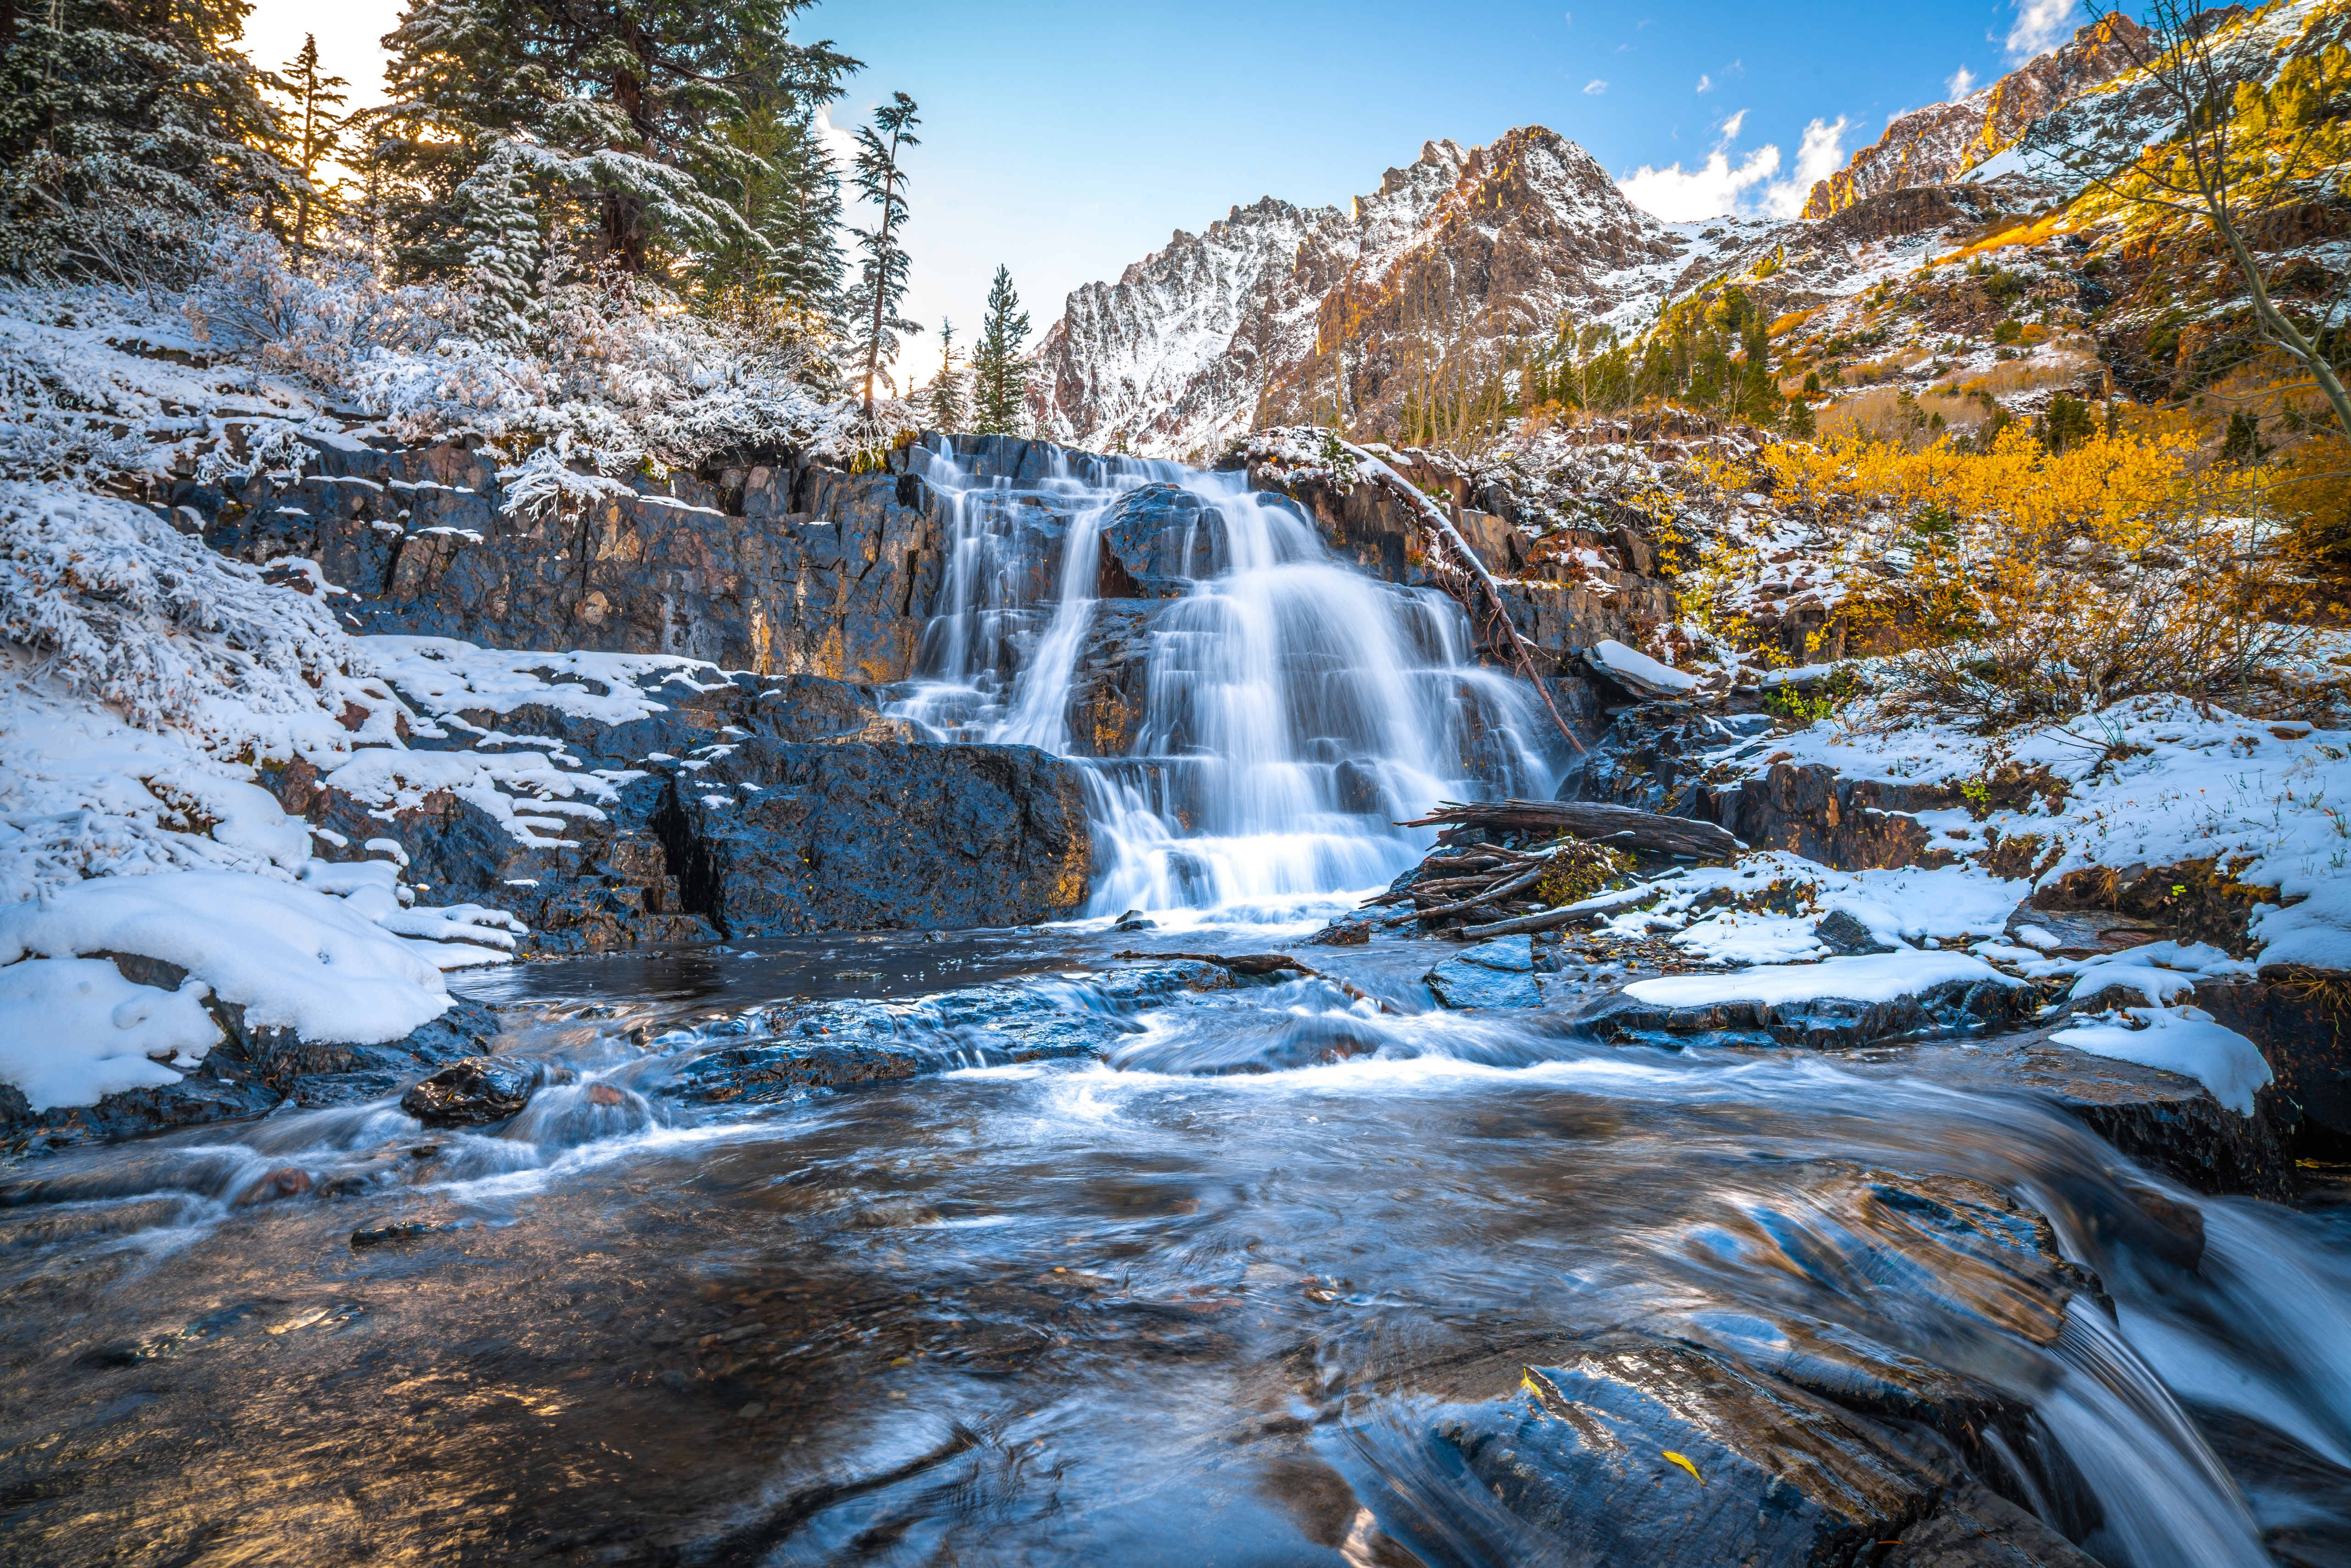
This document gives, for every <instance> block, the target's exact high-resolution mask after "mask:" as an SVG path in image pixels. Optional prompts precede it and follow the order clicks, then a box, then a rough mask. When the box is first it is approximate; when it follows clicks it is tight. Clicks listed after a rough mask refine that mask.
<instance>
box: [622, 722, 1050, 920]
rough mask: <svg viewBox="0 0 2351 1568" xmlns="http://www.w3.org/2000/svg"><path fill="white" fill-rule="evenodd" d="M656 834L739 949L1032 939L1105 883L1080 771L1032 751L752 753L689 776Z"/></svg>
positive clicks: (687, 893) (697, 899) (776, 748)
mask: <svg viewBox="0 0 2351 1568" xmlns="http://www.w3.org/2000/svg"><path fill="white" fill-rule="evenodd" d="M650 825H651V826H652V827H653V831H655V832H656V833H657V834H659V835H660V837H661V839H662V842H663V845H664V851H665V852H666V854H667V856H668V860H669V863H670V864H671V865H672V866H673V867H675V868H677V872H676V874H677V875H678V879H679V883H680V888H681V897H682V899H683V901H684V903H685V904H686V906H687V907H689V908H691V909H694V910H695V911H696V912H698V913H700V914H702V915H705V916H706V917H707V918H709V919H710V920H711V921H712V923H713V924H714V925H717V926H718V927H719V929H720V930H722V931H724V932H726V934H727V935H729V936H753V935H760V934H773V933H783V932H796V931H814V930H825V929H841V928H847V929H909V928H911V929H923V928H939V927H957V926H980V925H1029V924H1032V923H1034V922H1036V921H1039V920H1044V919H1050V918H1053V917H1056V916H1060V915H1068V914H1071V913H1072V912H1074V911H1075V910H1077V909H1079V908H1081V906H1082V905H1083V904H1084V903H1085V899H1086V895H1087V892H1088V882H1089V878H1090V877H1091V875H1092V839H1091V835H1090V834H1089V832H1088V831H1087V823H1086V812H1085V798H1084V794H1083V785H1082V783H1081V780H1080V778H1079V774H1078V769H1077V768H1074V767H1072V766H1071V764H1069V763H1067V762H1064V761H1062V760H1061V759H1060V758H1055V757H1052V756H1050V755H1048V754H1047V753H1045V752H1042V751H1040V750H1037V749H1036V748H1035V747H1019V746H792V745H787V744H779V743H777V742H771V741H765V740H751V741H746V742H744V743H743V744H742V745H741V746H739V747H737V748H736V749H735V750H734V751H732V752H730V753H728V754H726V755H725V756H723V757H719V758H715V759H713V760H712V761H711V762H710V764H709V765H708V766H707V767H706V768H695V769H692V770H688V769H684V768H680V769H679V770H677V771H676V773H675V774H674V777H673V778H672V779H670V780H669V781H668V783H667V784H666V786H665V789H664V795H663V797H662V800H661V803H660V805H659V807H658V808H657V809H656V810H655V811H654V812H653V815H652V817H651V819H650Z"/></svg>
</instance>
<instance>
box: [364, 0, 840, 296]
mask: <svg viewBox="0 0 2351 1568" xmlns="http://www.w3.org/2000/svg"><path fill="white" fill-rule="evenodd" d="M809 3H810V0H601V3H600V4H596V5H547V4H544V3H543V0H415V3H414V4H413V5H412V6H411V7H410V9H409V10H408V11H407V13H406V14H405V15H404V16H402V21H401V25H400V26H399V27H398V28H397V29H395V30H394V31H393V32H392V33H391V34H390V35H388V36H387V37H386V38H385V40H384V45H385V47H386V48H387V49H388V50H389V51H390V52H391V55H392V59H391V63H390V65H389V67H388V68H387V73H386V74H387V78H388V79H389V82H390V85H391V89H392V92H391V99H392V101H391V102H389V103H387V104H385V105H383V106H382V107H381V108H380V109H376V110H370V111H368V113H367V115H366V122H367V132H368V149H367V160H368V165H369V172H370V175H371V181H372V182H373V183H374V184H375V185H376V188H377V189H378V190H379V191H380V193H381V198H382V201H383V204H384V206H385V209H386V210H387V212H388V213H389V214H391V215H392V219H393V232H392V235H391V238H392V243H393V246H394V249H395V254H396V255H397V256H398V258H399V260H400V263H401V266H402V268H403V269H404V270H406V271H408V272H410V273H417V274H434V273H439V274H447V273H453V272H456V271H458V270H460V269H461V268H463V267H465V264H466V258H467V256H468V255H469V254H470V249H471V243H472V242H471V236H470V235H469V232H468V230H467V227H466V222H467V218H468V214H467V212H465V210H463V209H462V207H461V204H459V202H458V200H457V192H458V191H459V189H460V188H461V187H463V186H464V185H465V183H466V182H467V181H468V180H470V179H471V178H472V177H473V174H474V172H475V170H476V169H477V168H478V167H479V166H480V165H481V164H482V163H483V162H485V161H486V160H487V159H488V158H490V157H492V156H494V155H496V154H497V153H498V152H500V150H501V149H502V148H507V149H514V150H515V151H514V152H510V153H509V156H512V157H515V158H516V159H517V161H518V162H521V161H527V162H528V165H529V168H528V173H529V177H530V180H531V183H532V184H533V186H534V187H535V188H537V189H538V191H539V192H540V193H541V199H542V202H556V201H559V202H561V203H562V204H565V205H566V206H567V207H569V209H570V211H569V213H568V214H563V216H565V217H567V218H569V219H573V220H576V221H569V222H565V223H562V224H560V225H558V224H557V223H556V222H555V219H556V217H557V215H558V214H552V213H543V214H542V219H543V223H544V224H545V225H546V226H547V227H548V228H549V232H552V231H553V230H554V229H555V228H557V227H560V228H561V229H562V230H563V231H564V232H567V233H577V234H579V235H582V236H584V243H583V249H584V251H585V252H586V254H584V255H582V256H580V258H579V259H580V260H581V261H583V262H587V263H590V264H592V265H609V266H611V267H618V268H620V269H621V270H622V271H623V272H626V273H630V274H632V275H638V276H643V275H647V274H654V273H665V272H669V271H672V270H673V269H678V268H683V269H685V270H688V271H690V270H691V269H692V267H693V265H694V264H695V258H697V257H700V256H710V255H713V254H716V253H718V252H721V251H723V250H724V249H725V248H726V246H728V245H729V244H730V243H731V242H735V241H740V240H743V239H745V238H746V237H747V236H748V235H750V233H751V230H750V225H748V224H747V221H746V220H745V218H744V216H743V214H742V212H741V211H740V210H739V208H738V206H737V202H736V200H735V197H736V196H737V193H739V192H740V190H741V188H742V185H743V183H745V181H746V180H747V179H749V178H752V177H754V176H756V175H758V174H759V173H760V172H761V171H762V170H763V168H764V167H765V164H764V160H762V159H761V158H760V157H759V155H758V153H756V152H751V151H748V150H747V149H746V148H744V147H742V146H740V145H737V141H735V140H734V139H733V138H732V137H730V135H729V131H731V130H732V129H733V128H734V127H736V126H737V124H738V123H739V122H740V121H741V120H743V119H744V118H745V117H746V116H747V115H748V114H750V113H751V112H753V111H754V110H757V109H758V108H759V107H760V106H761V105H763V104H775V103H778V102H780V101H785V100H789V101H793V102H798V101H799V99H801V98H802V97H804V96H806V95H807V94H809V93H810V92H811V91H815V92H819V93H820V92H821V91H823V90H824V89H825V87H826V86H827V85H828V84H830V83H832V82H834V81H837V79H838V78H840V77H841V75H842V74H844V73H846V72H847V71H850V70H853V69H855V68H856V66H857V62H856V61H854V60H852V59H850V58H849V57H847V56H845V55H841V54H839V53H836V52H835V51H833V50H832V48H831V46H830V45H829V44H818V45H815V46H813V47H800V46H799V45H795V44H792V43H790V42H789V41H788V40H787V38H786V37H785V23H786V22H787V21H788V20H789V18H790V17H791V16H794V15H796V14H797V13H798V12H799V11H800V10H802V9H804V8H805V6H806V5H808V4H809ZM814 101H821V99H820V98H819V99H814Z"/></svg>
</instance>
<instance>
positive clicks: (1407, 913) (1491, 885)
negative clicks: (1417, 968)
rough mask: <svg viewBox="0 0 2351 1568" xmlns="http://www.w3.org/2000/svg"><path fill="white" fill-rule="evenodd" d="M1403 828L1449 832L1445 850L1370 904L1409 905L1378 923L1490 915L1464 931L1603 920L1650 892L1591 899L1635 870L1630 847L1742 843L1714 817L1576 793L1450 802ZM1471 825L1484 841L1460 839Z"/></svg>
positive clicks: (1498, 932)
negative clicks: (1593, 800)
mask: <svg viewBox="0 0 2351 1568" xmlns="http://www.w3.org/2000/svg"><path fill="white" fill-rule="evenodd" d="M1399 826H1403V827H1408V828H1425V827H1442V828H1443V829H1444V830H1445V831H1443V832H1440V833H1439V834H1438V835H1437V846H1438V847H1437V848H1436V849H1434V850H1432V851H1430V852H1429V853H1428V855H1427V858H1426V859H1425V860H1423V861H1422V862H1420V865H1419V867H1418V868H1417V869H1416V871H1415V872H1414V873H1412V876H1411V878H1410V880H1409V881H1406V882H1403V883H1399V885H1397V886H1395V887H1392V888H1390V889H1389V890H1388V891H1387V892H1385V893H1383V894H1380V895H1379V896H1378V897H1376V898H1374V899H1372V900H1370V901H1369V903H1368V904H1366V905H1365V907H1366V908H1378V907H1382V906H1398V905H1409V907H1400V908H1396V911H1395V913H1394V914H1390V915H1380V916H1378V917H1376V918H1375V919H1374V922H1373V924H1374V925H1404V924H1405V923H1406V922H1418V923H1420V924H1423V925H1430V924H1434V923H1437V922H1439V921H1445V920H1450V919H1453V918H1455V917H1458V916H1466V917H1470V918H1473V919H1479V918H1480V917H1482V923H1479V924H1472V925H1468V926H1467V927H1466V928H1465V929H1464V930H1463V931H1462V933H1461V934H1462V935H1463V936H1508V935H1510V934H1511V933H1513V932H1520V931H1547V930H1550V929H1552V928H1554V927H1556V926H1561V925H1573V924H1574V923H1576V922H1578V921H1581V920H1589V919H1596V918H1598V917H1599V916H1600V915H1604V914H1606V913H1607V912H1608V910H1609V908H1611V907H1616V906H1621V905H1622V904H1627V903H1631V902H1635V901H1637V900H1638V899H1639V898H1641V897H1643V896H1645V894H1643V893H1642V892H1641V891H1640V890H1633V891H1632V892H1630V893H1628V894H1626V896H1625V898H1623V899H1618V900H1602V899H1598V898H1594V897H1593V894H1597V893H1598V892H1599V890H1600V889H1601V888H1603V887H1604V886H1605V885H1606V884H1607V883H1610V882H1612V881H1614V880H1616V879H1618V878H1620V877H1623V876H1626V875H1629V874H1630V873H1631V872H1632V870H1633V862H1632V860H1631V858H1630V856H1631V854H1632V853H1635V852H1637V853H1646V854H1652V855H1667V856H1674V857H1678V858H1685V859H1703V860H1726V859H1729V857H1730V856H1732V855H1735V854H1737V853H1738V852H1739V851H1740V849H1741V848H1742V847H1743V846H1742V845H1741V844H1740V841H1738V840H1737V839H1734V838H1732V837H1731V836H1730V835H1729V833H1727V832H1725V831H1723V830H1722V829H1720V828H1719V827H1717V826H1715V825H1714V824H1713V823H1711V822H1700V821H1691V820H1690V819H1688V818H1685V817H1661V816H1658V815H1656V813H1655V812H1651V811H1640V810H1634V809H1633V808H1632V807H1629V806H1604V805H1596V804H1590V803H1586V802H1582V801H1568V800H1502V801H1492V802H1482V803H1476V804H1470V805H1463V804H1460V803H1458V802H1457V801H1452V800H1447V801H1446V802H1445V803H1443V804H1442V805H1440V806H1438V807H1437V810H1434V811H1431V812H1430V813H1429V814H1428V815H1427V816H1426V817H1421V818H1417V819H1416V820H1414V821H1410V822H1405V823H1400V824H1399ZM1473 829H1474V830H1477V832H1476V839H1477V841H1472V842H1464V840H1467V839H1469V838H1470V836H1471V830H1473ZM1509 839H1518V840H1520V841H1528V840H1538V841H1541V840H1548V842H1537V843H1533V844H1531V845H1530V846H1529V847H1526V848H1519V847H1514V846H1513V845H1511V844H1510V843H1508V842H1504V840H1509ZM1577 905H1584V906H1585V907H1576V906H1577Z"/></svg>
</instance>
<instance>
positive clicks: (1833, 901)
mask: <svg viewBox="0 0 2351 1568" xmlns="http://www.w3.org/2000/svg"><path fill="white" fill-rule="evenodd" d="M1774 884H1777V885H1778V886H1779V887H1780V888H1781V889H1782V892H1783V894H1784V893H1785V892H1787V891H1790V890H1792V891H1795V892H1799V893H1801V894H1802V896H1803V899H1804V902H1805V905H1806V907H1805V909H1804V912H1803V913H1802V914H1798V915H1782V914H1775V913H1772V912H1771V911H1769V910H1764V909H1755V908H1741V907H1740V904H1758V903H1761V902H1762V901H1763V900H1764V899H1765V898H1767V897H1768V896H1770V894H1771V889H1772V887H1773V885H1774ZM1657 885H1658V884H1654V883H1653V884H1651V886H1650V891H1651V892H1655V891H1656V887H1657ZM1663 886H1664V888H1665V891H1664V893H1663V894H1662V896H1660V897H1658V899H1657V902H1656V904H1654V905H1652V906H1651V907H1650V908H1648V909H1646V910H1641V911H1635V912H1633V913H1630V914H1625V915H1618V916H1616V917H1615V918H1614V919H1613V920H1611V921H1609V922H1607V923H1606V924H1605V925H1604V926H1603V927H1602V929H1603V930H1604V931H1605V932H1606V933H1607V934H1609V935H1611V936H1622V937H1628V938H1633V939H1636V940H1637V939H1638V938H1640V937H1642V936H1647V935H1649V934H1651V933H1653V932H1657V931H1672V932H1675V933H1676V934H1677V935H1676V936H1674V941H1675V942H1676V943H1677V945H1678V946H1683V947H1687V948H1688V949H1690V950H1691V951H1692V952H1695V953H1698V954H1699V955H1701V956H1704V957H1706V958H1708V959H1709V960H1710V961H1712V962H1715V963H1720V964H1779V963H1787V962H1791V961H1793V960H1796V959H1802V958H1813V957H1819V956H1822V955H1823V954H1825V953H1827V952H1828V948H1827V947H1826V946H1823V944H1822V942H1821V940H1820V938H1819V937H1818V936H1815V935H1814V934H1813V927H1814V926H1815V925H1818V924H1819V923H1820V921H1821V920H1822V918H1823V916H1825V915H1829V914H1831V913H1833V912H1835V911H1838V910H1842V911H1844V913H1846V914H1848V915H1852V916H1853V917H1854V918H1855V919H1856V920H1858V921H1860V922H1861V924H1862V925H1865V926H1866V927H1867V928H1868V930H1869V933H1870V935H1871V936H1875V937H1876V939H1877V940H1878V941H1879V942H1880V943H1882V944H1885V945H1886V946H1895V945H1898V944H1901V943H1904V942H1914V941H1927V940H1933V941H1958V940H1961V939H1963V938H1967V937H1970V936H1997V935H1999V934H2000V933H2001V931H2002V930H2004V929H2005V928H2006V925H2007V923H2008V917H2009V915H2010V913H2011V911H2012V910H2013V909H2014V908H2015V906H2016V902H2017V899H2018V897H2019V895H2020V893H2021V891H2022V888H2021V884H2019V883H2003V882H2001V881H1999V880H1997V879H1995V878H1993V877H1991V876H1989V875H1987V874H1985V873H1983V872H1982V871H1980V870H1979V869H1978V868H1977V867H1975V866H1972V865H1967V864H1960V865H1950V866H1939V867H1928V866H1901V867H1896V868H1894V869H1892V870H1872V871H1860V872H1843V871H1836V870H1834V869H1832V868H1830V867H1828V866H1824V865H1822V864H1820V863H1818V862H1814V861H1808V860H1805V859H1803V858H1802V856H1800V855H1793V854H1790V853H1787V852H1784V851H1779V850H1771V851H1765V852H1760V853H1755V854H1749V855H1742V856H1740V859H1739V860H1738V861H1737V862H1734V863H1732V864H1730V865H1728V866H1707V867H1698V868H1695V869H1692V870H1689V871H1687V872H1685V873H1682V874H1680V875H1678V876H1677V877H1675V878H1674V879H1673V880H1672V881H1671V882H1669V883H1664V884H1663ZM1716 894H1728V895H1729V897H1730V899H1731V900H1732V901H1733V902H1732V903H1731V904H1730V906H1729V907H1726V908H1718V909H1712V910H1706V911H1700V910H1699V909H1698V907H1697V906H1698V904H1699V903H1700V902H1701V901H1703V900H1706V899H1708V898H1709V897H1711V896H1713V895H1716ZM1604 896H1607V897H1615V896H1617V895H1614V894H1611V895H1604ZM1593 902H1594V903H1595V904H1596V903H1597V901H1593Z"/></svg>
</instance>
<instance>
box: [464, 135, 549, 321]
mask: <svg viewBox="0 0 2351 1568" xmlns="http://www.w3.org/2000/svg"><path fill="white" fill-rule="evenodd" d="M527 165H528V152H527V151H526V150H525V149H524V147H523V144H522V143H520V142H518V141H510V142H508V143H507V144H506V145H505V146H503V147H500V148H499V149H498V150H497V151H496V152H493V153H491V154H490V156H489V157H487V158H486V159H484V160H483V161H482V163H481V166H480V167H479V168H477V169H475V171H474V173H473V177H472V178H471V179H468V180H467V181H466V182H465V183H464V184H462V185H460V186H458V187H457V194H456V200H455V204H454V205H455V210H456V212H457V214H458V222H459V224H460V225H461V226H462V228H463V231H464V233H465V235H466V246H465V282H466V284H467V286H468V287H470V288H471V289H472V290H473V292H474V296H475V305H474V309H475V321H476V322H477V323H478V325H479V326H480V328H481V329H482V330H483V332H484V333H485V335H486V336H489V337H492V338H496V339H500V340H504V341H506V342H507V343H512V344H519V343H522V342H524V341H526V340H528V337H529V335H530V327H531V322H532V320H533V319H535V318H536V316H537V315H538V309H537V302H538V282H539V272H540V267H541V265H542V263H543V261H544V259H545V236H544V234H543V232H542V230H541V228H540V225H539V213H538V201H537V200H536V199H535V197H534V196H533V194H532V192H531V188H530V182H529V178H528V174H527V173H526V168H527Z"/></svg>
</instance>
